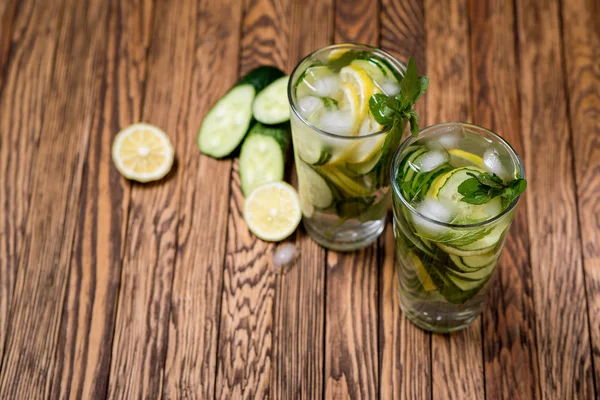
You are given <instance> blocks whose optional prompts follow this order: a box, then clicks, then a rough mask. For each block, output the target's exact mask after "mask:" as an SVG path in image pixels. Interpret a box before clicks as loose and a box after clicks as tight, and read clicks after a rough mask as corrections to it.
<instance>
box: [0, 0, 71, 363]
mask: <svg viewBox="0 0 600 400" xmlns="http://www.w3.org/2000/svg"><path fill="white" fill-rule="evenodd" d="M4 4H5V7H8V6H9V4H8V3H4ZM36 4H37V2H35V1H22V2H21V5H20V11H19V13H18V14H17V15H16V16H15V21H14V28H13V35H12V36H10V35H9V37H10V39H11V40H12V41H13V45H12V57H11V59H12V63H11V64H10V65H9V66H7V68H6V70H5V76H6V85H5V86H4V90H3V91H0V95H1V96H2V97H0V132H1V133H0V360H1V358H2V356H3V354H4V351H3V350H4V345H5V342H6V337H7V336H6V335H7V332H8V330H9V314H10V313H9V311H10V304H11V300H12V297H13V289H14V285H15V278H16V274H17V266H18V264H19V256H20V254H21V247H22V243H23V237H24V234H25V229H26V222H27V215H28V213H29V208H30V207H29V204H30V194H31V187H32V179H33V169H32V168H31V167H30V166H31V165H32V163H33V160H34V159H35V154H36V151H37V147H38V146H37V145H38V143H39V140H40V136H41V133H42V119H43V115H44V107H45V104H46V99H47V98H48V97H47V95H48V92H49V91H50V82H51V79H52V71H53V66H54V59H55V55H56V46H57V43H58V35H59V32H58V29H59V28H58V25H59V21H60V18H61V15H62V10H63V4H62V3H54V4H52V5H50V4H48V6H47V7H43V6H40V5H36ZM6 10H7V8H5V12H7V11H6ZM2 371H3V368H2V363H1V362H0V372H2Z"/></svg>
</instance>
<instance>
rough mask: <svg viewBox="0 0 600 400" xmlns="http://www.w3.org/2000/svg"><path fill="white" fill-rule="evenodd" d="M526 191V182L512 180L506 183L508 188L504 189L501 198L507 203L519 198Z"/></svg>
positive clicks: (523, 180)
mask: <svg viewBox="0 0 600 400" xmlns="http://www.w3.org/2000/svg"><path fill="white" fill-rule="evenodd" d="M525 189H527V181H526V180H525V179H521V178H520V179H514V180H512V181H510V182H509V183H508V187H507V188H506V189H504V191H503V193H502V197H504V198H506V199H507V200H508V201H509V202H512V201H513V200H514V199H516V198H517V197H519V196H520V195H521V194H522V193H523V192H524V191H525Z"/></svg>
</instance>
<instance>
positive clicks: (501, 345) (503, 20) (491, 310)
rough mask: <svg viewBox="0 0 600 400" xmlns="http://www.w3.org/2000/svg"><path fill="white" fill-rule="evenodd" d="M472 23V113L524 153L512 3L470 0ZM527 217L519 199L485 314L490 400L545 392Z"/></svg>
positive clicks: (484, 341) (486, 372)
mask: <svg viewBox="0 0 600 400" xmlns="http://www.w3.org/2000/svg"><path fill="white" fill-rule="evenodd" d="M470 21H471V74H472V82H473V106H474V115H473V119H474V120H475V121H476V122H477V123H478V124H480V125H482V126H485V127H487V128H490V129H492V130H493V131H494V132H497V133H498V134H500V135H501V136H503V137H504V138H505V139H506V140H508V142H509V143H510V144H511V145H512V146H513V147H514V149H515V151H516V152H517V153H518V154H520V155H521V156H522V155H523V145H522V137H521V129H520V119H519V118H520V114H519V99H518V96H519V95H518V88H517V69H518V66H517V63H516V58H515V22H514V10H513V3H512V1H510V0H508V1H499V2H481V1H477V0H471V2H470ZM526 221H527V205H526V203H525V201H524V200H521V203H520V204H519V206H518V208H517V211H516V213H515V218H514V221H513V225H512V229H511V231H510V232H509V235H508V239H507V240H506V244H505V249H504V252H503V255H502V257H501V259H500V262H499V264H498V267H497V270H498V272H497V275H498V277H497V278H495V279H494V280H493V281H492V283H491V287H490V293H489V297H488V299H487V301H486V304H485V306H484V311H483V315H482V323H483V350H484V360H485V392H486V396H487V397H488V398H494V399H500V398H502V399H515V398H522V399H537V398H539V397H540V389H539V373H538V365H537V349H536V338H535V310H534V306H533V288H532V280H531V266H530V264H529V238H528V232H527V223H526Z"/></svg>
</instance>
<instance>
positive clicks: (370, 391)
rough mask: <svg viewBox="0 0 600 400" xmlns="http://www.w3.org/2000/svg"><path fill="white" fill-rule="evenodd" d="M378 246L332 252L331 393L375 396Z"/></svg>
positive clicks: (328, 356) (327, 368) (328, 385)
mask: <svg viewBox="0 0 600 400" xmlns="http://www.w3.org/2000/svg"><path fill="white" fill-rule="evenodd" d="M378 261H379V260H378V249H377V245H376V244H374V245H371V246H369V247H367V248H365V249H362V250H359V251H357V252H354V253H336V252H334V251H328V252H327V302H326V320H325V321H326V336H325V350H326V353H325V377H326V378H325V379H326V382H325V385H326V386H325V396H326V398H334V399H343V398H353V399H359V398H366V399H372V398H376V397H377V395H378V392H379V362H378V344H377V320H378V309H377V303H378V301H377V298H378Z"/></svg>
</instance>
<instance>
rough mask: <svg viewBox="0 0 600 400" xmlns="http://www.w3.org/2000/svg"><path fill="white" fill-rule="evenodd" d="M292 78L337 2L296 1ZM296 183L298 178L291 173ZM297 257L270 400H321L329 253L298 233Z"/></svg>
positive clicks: (328, 30)
mask: <svg viewBox="0 0 600 400" xmlns="http://www.w3.org/2000/svg"><path fill="white" fill-rule="evenodd" d="M289 13H290V14H289V15H290V17H289V39H288V54H289V57H288V72H291V71H292V69H293V68H294V67H295V66H296V64H297V63H298V62H299V61H300V59H302V58H303V57H304V56H305V55H306V54H309V53H310V52H312V51H314V50H316V49H318V48H321V47H323V46H326V45H328V44H330V43H331V40H332V38H333V2H332V1H330V0H327V1H322V0H307V1H303V2H302V3H301V2H296V1H293V2H291V4H290V6H289ZM291 175H292V181H293V180H294V178H296V176H295V175H296V173H295V171H292V174H291ZM295 240H296V248H297V251H298V253H299V257H298V259H297V261H296V263H295V265H294V266H293V267H291V268H289V270H287V271H286V273H285V275H282V276H280V277H278V278H277V281H276V293H275V322H274V326H275V329H274V332H273V371H272V373H271V392H270V397H272V398H274V399H280V398H290V399H291V398H307V399H320V398H322V397H323V371H324V365H325V360H324V354H325V351H324V350H325V349H324V346H325V343H324V339H325V274H326V270H325V249H323V248H322V247H320V246H319V245H318V244H316V243H315V242H313V241H312V240H311V239H310V237H309V236H308V235H307V234H306V232H305V231H304V230H303V229H302V228H299V229H298V231H297V232H296V236H295Z"/></svg>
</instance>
